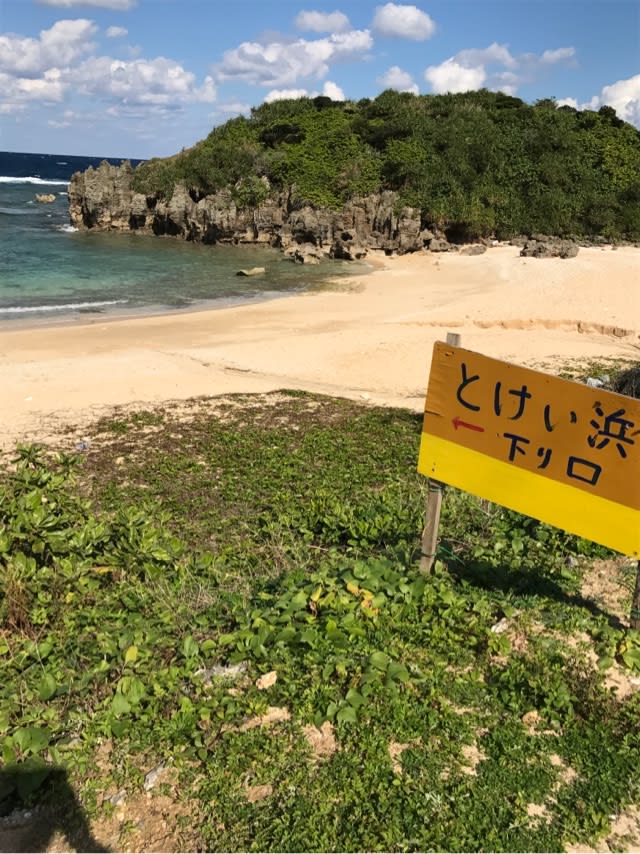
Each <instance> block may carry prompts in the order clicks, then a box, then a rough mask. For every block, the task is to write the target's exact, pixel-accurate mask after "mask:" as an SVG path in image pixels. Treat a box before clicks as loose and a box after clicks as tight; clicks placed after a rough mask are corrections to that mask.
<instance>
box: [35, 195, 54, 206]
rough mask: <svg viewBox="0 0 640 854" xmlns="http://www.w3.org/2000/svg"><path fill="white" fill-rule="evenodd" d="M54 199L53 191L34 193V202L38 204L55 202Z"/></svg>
mask: <svg viewBox="0 0 640 854" xmlns="http://www.w3.org/2000/svg"><path fill="white" fill-rule="evenodd" d="M55 200H56V194H55V193H36V202H39V203H40V204H50V203H51V202H55Z"/></svg>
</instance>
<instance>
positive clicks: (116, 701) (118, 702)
mask: <svg viewBox="0 0 640 854" xmlns="http://www.w3.org/2000/svg"><path fill="white" fill-rule="evenodd" d="M111 711H112V712H113V714H114V715H126V714H127V712H129V711H131V705H130V704H129V702H128V701H127V699H126V697H124V696H123V695H122V694H120V693H119V692H116V693H115V694H114V695H113V700H112V701H111Z"/></svg>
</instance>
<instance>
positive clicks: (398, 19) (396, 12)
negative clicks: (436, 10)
mask: <svg viewBox="0 0 640 854" xmlns="http://www.w3.org/2000/svg"><path fill="white" fill-rule="evenodd" d="M372 26H373V29H374V30H376V32H379V33H381V35H383V36H398V37H400V38H403V39H412V40H413V41H425V40H426V39H430V38H431V36H432V35H433V34H434V32H435V30H436V25H435V23H434V22H433V20H432V19H431V18H430V17H429V15H427V13H426V12H423V11H422V10H421V9H418V7H417V6H403V5H400V4H396V3H387V4H386V5H384V6H378V7H377V9H376V13H375V16H374V18H373V24H372Z"/></svg>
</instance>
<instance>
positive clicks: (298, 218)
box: [69, 161, 449, 263]
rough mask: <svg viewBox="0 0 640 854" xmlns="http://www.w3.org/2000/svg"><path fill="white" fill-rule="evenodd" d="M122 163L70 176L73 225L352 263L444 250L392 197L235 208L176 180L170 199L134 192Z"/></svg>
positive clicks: (286, 199)
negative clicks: (371, 255) (379, 255)
mask: <svg viewBox="0 0 640 854" xmlns="http://www.w3.org/2000/svg"><path fill="white" fill-rule="evenodd" d="M133 172H134V170H133V169H132V167H131V165H130V164H129V163H123V164H122V165H121V166H113V165H111V164H109V163H107V162H106V161H105V162H104V163H102V164H101V165H100V166H99V167H98V168H97V169H93V168H89V169H88V170H87V171H86V172H77V173H76V174H75V175H73V177H72V179H71V183H70V185H69V211H70V217H71V223H72V225H74V226H76V227H77V228H85V229H89V228H95V229H100V230H107V231H129V232H148V233H150V234H155V235H170V236H174V237H179V238H182V239H184V240H192V241H196V242H202V243H211V244H214V243H229V244H260V245H263V246H273V247H277V248H279V249H282V250H285V251H287V252H288V253H289V254H291V256H292V257H293V259H294V260H296V261H300V262H311V263H313V260H314V259H317V257H318V256H328V257H331V258H342V259H346V260H355V259H359V258H363V257H364V256H365V255H366V254H367V251H368V250H369V249H381V250H384V251H385V252H387V253H389V254H391V253H394V252H395V253H399V254H403V253H405V252H415V251H417V250H419V249H424V248H431V249H432V250H436V251H442V250H444V249H445V248H449V244H448V243H447V241H446V240H443V239H442V238H441V237H440V236H438V235H437V234H434V233H433V232H432V231H430V230H428V229H425V228H423V226H422V224H421V218H420V211H418V210H416V209H414V208H409V207H404V208H400V209H399V210H398V208H397V202H398V197H397V193H394V192H392V191H384V192H381V193H375V194H372V195H369V196H364V197H355V198H353V199H352V200H351V201H349V202H348V203H347V204H346V205H345V206H344V208H343V209H342V210H340V211H334V210H330V209H328V208H312V207H309V206H304V207H300V206H298V205H296V204H295V203H294V202H293V200H292V195H291V193H289V192H283V193H278V194H271V195H270V196H269V198H268V199H267V200H266V201H265V202H264V203H263V204H261V205H259V206H258V207H256V208H240V207H238V206H237V204H236V203H235V201H234V199H233V194H232V192H231V191H230V190H222V191H220V192H218V193H214V194H212V195H201V194H200V193H198V192H197V191H194V190H189V189H188V188H187V187H186V186H185V185H184V184H183V183H178V184H176V186H175V187H174V188H173V193H172V195H171V198H170V199H168V200H167V199H164V198H160V197H158V196H156V195H146V196H145V195H143V194H142V193H136V192H135V191H134V189H133V188H132V176H133Z"/></svg>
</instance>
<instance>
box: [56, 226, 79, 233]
mask: <svg viewBox="0 0 640 854" xmlns="http://www.w3.org/2000/svg"><path fill="white" fill-rule="evenodd" d="M56 231H64V233H65V234H73V232H74V231H78V229H77V228H76V227H75V225H59V226H58V227H57V228H56Z"/></svg>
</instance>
